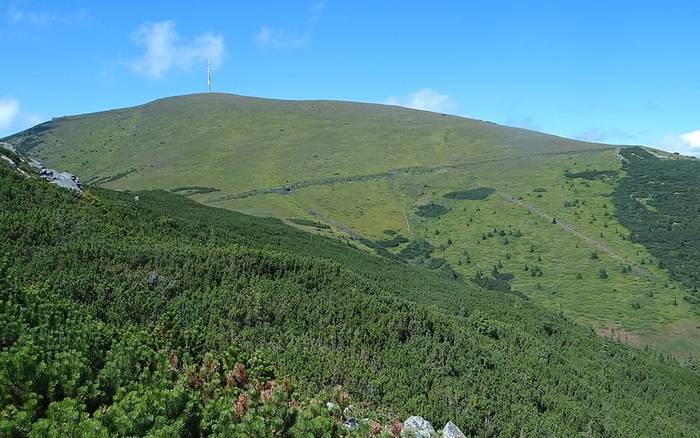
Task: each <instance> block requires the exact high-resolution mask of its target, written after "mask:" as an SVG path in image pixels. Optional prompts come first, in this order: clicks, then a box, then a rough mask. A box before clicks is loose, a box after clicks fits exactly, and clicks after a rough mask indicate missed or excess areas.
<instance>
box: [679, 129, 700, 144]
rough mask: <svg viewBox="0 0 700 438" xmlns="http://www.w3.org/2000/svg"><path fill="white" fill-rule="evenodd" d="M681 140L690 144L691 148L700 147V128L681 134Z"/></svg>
mask: <svg viewBox="0 0 700 438" xmlns="http://www.w3.org/2000/svg"><path fill="white" fill-rule="evenodd" d="M680 138H681V141H683V142H684V143H685V144H687V145H688V147H689V148H691V149H700V129H698V130H697V131H693V132H688V133H686V134H682V135H681V136H680Z"/></svg>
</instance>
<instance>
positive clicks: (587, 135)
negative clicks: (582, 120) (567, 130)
mask: <svg viewBox="0 0 700 438" xmlns="http://www.w3.org/2000/svg"><path fill="white" fill-rule="evenodd" d="M634 137H635V135H633V134H630V133H629V132H626V131H623V130H622V129H618V128H612V129H601V128H590V129H586V130H585V131H581V132H579V133H577V134H576V135H574V138H575V139H577V140H584V141H594V142H604V141H615V142H624V141H628V140H631V139H633V138H634Z"/></svg>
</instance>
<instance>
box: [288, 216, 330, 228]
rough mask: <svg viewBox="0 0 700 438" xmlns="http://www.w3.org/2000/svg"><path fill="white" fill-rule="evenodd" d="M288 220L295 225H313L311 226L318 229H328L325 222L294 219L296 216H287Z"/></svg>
mask: <svg viewBox="0 0 700 438" xmlns="http://www.w3.org/2000/svg"><path fill="white" fill-rule="evenodd" d="M288 220H289V222H291V223H293V224H297V225H302V226H305V227H313V228H318V229H319V230H324V229H329V228H330V226H329V225H327V224H323V223H321V222H316V221H310V220H308V219H296V218H289V219H288Z"/></svg>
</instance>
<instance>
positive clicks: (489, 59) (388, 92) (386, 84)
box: [0, 0, 700, 155]
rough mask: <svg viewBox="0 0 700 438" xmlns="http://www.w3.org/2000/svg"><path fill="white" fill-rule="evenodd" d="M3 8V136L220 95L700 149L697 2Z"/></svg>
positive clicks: (335, 0) (5, 3)
mask: <svg viewBox="0 0 700 438" xmlns="http://www.w3.org/2000/svg"><path fill="white" fill-rule="evenodd" d="M155 3H156V2H136V1H119V2H109V3H108V2H94V1H71V0H62V1H60V0H56V1H50V2H49V1H42V2H40V1H31V0H17V1H14V0H0V53H1V54H2V60H3V62H2V64H1V65H0V135H3V134H9V133H11V132H14V131H17V130H19V129H22V128H25V127H27V126H29V125H31V124H33V123H36V122H38V121H41V120H46V119H49V118H51V117H55V116H60V115H65V114H77V113H85V112H91V111H97V110H102V109H109V108H115V107H122V106H130V105H136V104H140V103H143V102H147V101H150V100H153V99H155V98H158V97H163V96H169V95H175V94H187V93H192V92H200V91H204V90H205V89H206V63H207V61H206V60H207V58H209V59H211V60H212V63H213V67H214V74H213V87H214V90H215V91H223V92H231V93H238V94H244V95H254V96H262V97H274V98H291V99H342V100H355V101H366V102H378V103H393V104H398V105H405V106H412V107H417V108H423V109H428V110H434V111H441V112H450V113H454V114H459V115H464V116H467V117H474V118H479V119H485V120H490V121H494V122H497V123H502V124H509V125H515V126H521V127H526V128H531V129H536V130H541V131H545V132H549V133H554V134H559V135H564V136H567V137H574V138H581V139H587V140H594V141H602V142H608V143H630V144H645V145H654V146H658V147H662V148H665V149H669V150H674V151H681V152H684V153H692V154H695V155H700V49H699V48H700V2H698V1H674V0H666V1H653V2H652V1H644V0H637V1H626V0H616V1H613V0H609V1H602V0H601V1H595V0H580V1H579V0H569V1H534V0H533V1H498V0H491V1H486V0H484V1H481V0H471V1H470V0H462V1H409V0H403V1H398V0H396V1H395V0H386V1H376V0H375V1H363V0H353V1H347V0H346V1H340V0H325V1H316V0H310V1H263V0H261V1H257V2H232V1H227V2H216V1H209V2H204V1H202V2H176V1H171V2H157V3H162V4H155Z"/></svg>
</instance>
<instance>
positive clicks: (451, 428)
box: [442, 421, 466, 438]
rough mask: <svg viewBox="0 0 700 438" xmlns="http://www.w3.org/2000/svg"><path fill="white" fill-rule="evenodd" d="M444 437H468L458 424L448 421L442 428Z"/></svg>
mask: <svg viewBox="0 0 700 438" xmlns="http://www.w3.org/2000/svg"><path fill="white" fill-rule="evenodd" d="M442 438H466V436H465V435H464V432H462V431H461V430H460V429H459V427H457V425H456V424H454V423H453V422H451V421H448V422H447V424H446V425H445V427H443V428H442Z"/></svg>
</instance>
